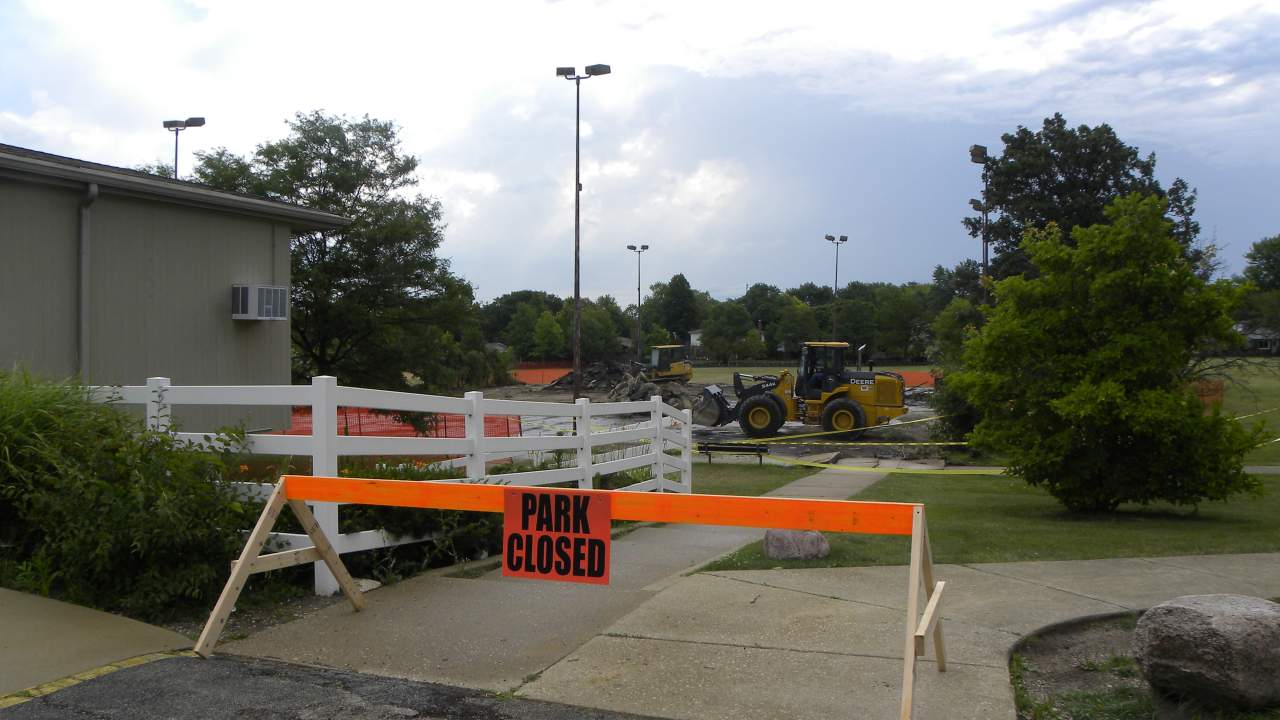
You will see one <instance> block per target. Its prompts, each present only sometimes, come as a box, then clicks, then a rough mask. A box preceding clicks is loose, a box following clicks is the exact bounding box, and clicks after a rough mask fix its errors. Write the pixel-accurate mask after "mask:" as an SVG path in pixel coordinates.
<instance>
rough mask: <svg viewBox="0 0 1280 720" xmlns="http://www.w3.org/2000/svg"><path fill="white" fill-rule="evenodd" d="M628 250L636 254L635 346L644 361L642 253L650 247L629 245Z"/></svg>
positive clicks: (638, 355)
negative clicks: (641, 331) (641, 318)
mask: <svg viewBox="0 0 1280 720" xmlns="http://www.w3.org/2000/svg"><path fill="white" fill-rule="evenodd" d="M627 249H628V250H630V251H631V252H633V253H635V254H636V336H635V341H634V344H635V346H636V360H643V359H644V358H643V357H641V355H640V349H641V348H642V347H643V345H642V344H641V342H640V253H642V252H644V251H645V250H648V249H649V246H648V245H641V246H640V247H636V246H635V245H628V246H627Z"/></svg>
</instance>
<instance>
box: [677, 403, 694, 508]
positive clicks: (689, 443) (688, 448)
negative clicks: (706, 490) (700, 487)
mask: <svg viewBox="0 0 1280 720" xmlns="http://www.w3.org/2000/svg"><path fill="white" fill-rule="evenodd" d="M683 414H684V427H683V428H682V429H681V431H680V434H681V435H683V436H684V447H682V448H680V459H681V460H684V467H683V468H680V482H681V484H683V485H684V492H687V493H691V492H693V411H692V410H685V411H684V413H683Z"/></svg>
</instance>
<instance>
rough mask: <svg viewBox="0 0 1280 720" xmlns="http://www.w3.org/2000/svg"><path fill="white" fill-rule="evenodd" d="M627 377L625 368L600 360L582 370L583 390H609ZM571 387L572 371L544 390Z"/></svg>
mask: <svg viewBox="0 0 1280 720" xmlns="http://www.w3.org/2000/svg"><path fill="white" fill-rule="evenodd" d="M627 377H629V376H628V374H627V367H626V366H624V365H620V364H618V363H616V362H610V361H608V360H602V361H599V362H593V363H591V364H590V365H587V366H586V367H584V368H582V388H583V389H584V390H611V389H613V388H614V387H615V386H616V385H617V384H618V383H620V382H622V381H623V380H625V379H626V378H627ZM572 387H573V371H572V370H571V371H569V372H567V373H565V374H564V376H562V377H560V378H559V379H557V380H555V381H554V382H552V383H550V384H548V385H547V386H546V387H545V388H543V389H544V390H552V389H555V390H566V389H569V388H572Z"/></svg>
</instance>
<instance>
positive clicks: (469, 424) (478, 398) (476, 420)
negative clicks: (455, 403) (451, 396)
mask: <svg viewBox="0 0 1280 720" xmlns="http://www.w3.org/2000/svg"><path fill="white" fill-rule="evenodd" d="M462 397H464V398H465V399H466V400H467V401H469V402H470V403H471V411H470V412H468V413H467V420H466V427H465V428H464V429H465V430H466V437H467V439H468V440H470V441H471V454H470V455H468V456H467V479H468V480H470V481H472V482H484V476H485V466H484V452H483V450H484V407H483V403H484V393H482V392H478V391H472V392H469V393H466V394H464V395H463V396H462Z"/></svg>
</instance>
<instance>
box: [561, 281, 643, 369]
mask: <svg viewBox="0 0 1280 720" xmlns="http://www.w3.org/2000/svg"><path fill="white" fill-rule="evenodd" d="M606 297H607V296H606ZM558 320H559V322H560V329H561V331H562V332H563V333H564V338H565V344H566V345H565V347H566V352H569V353H571V352H572V348H571V346H570V345H569V343H572V342H573V300H572V299H570V300H567V301H566V302H565V303H564V306H563V307H562V308H561V309H560V315H559V317H558ZM628 334H630V333H628ZM619 349H620V348H619V346H618V331H617V328H615V327H614V325H613V318H611V317H610V316H609V312H608V311H607V310H605V309H604V308H600V307H597V306H596V304H595V303H593V302H591V301H590V300H587V299H583V301H582V360H583V362H594V361H596V360H601V359H603V358H605V357H608V356H609V355H613V354H614V353H616V352H618V350H619Z"/></svg>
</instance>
